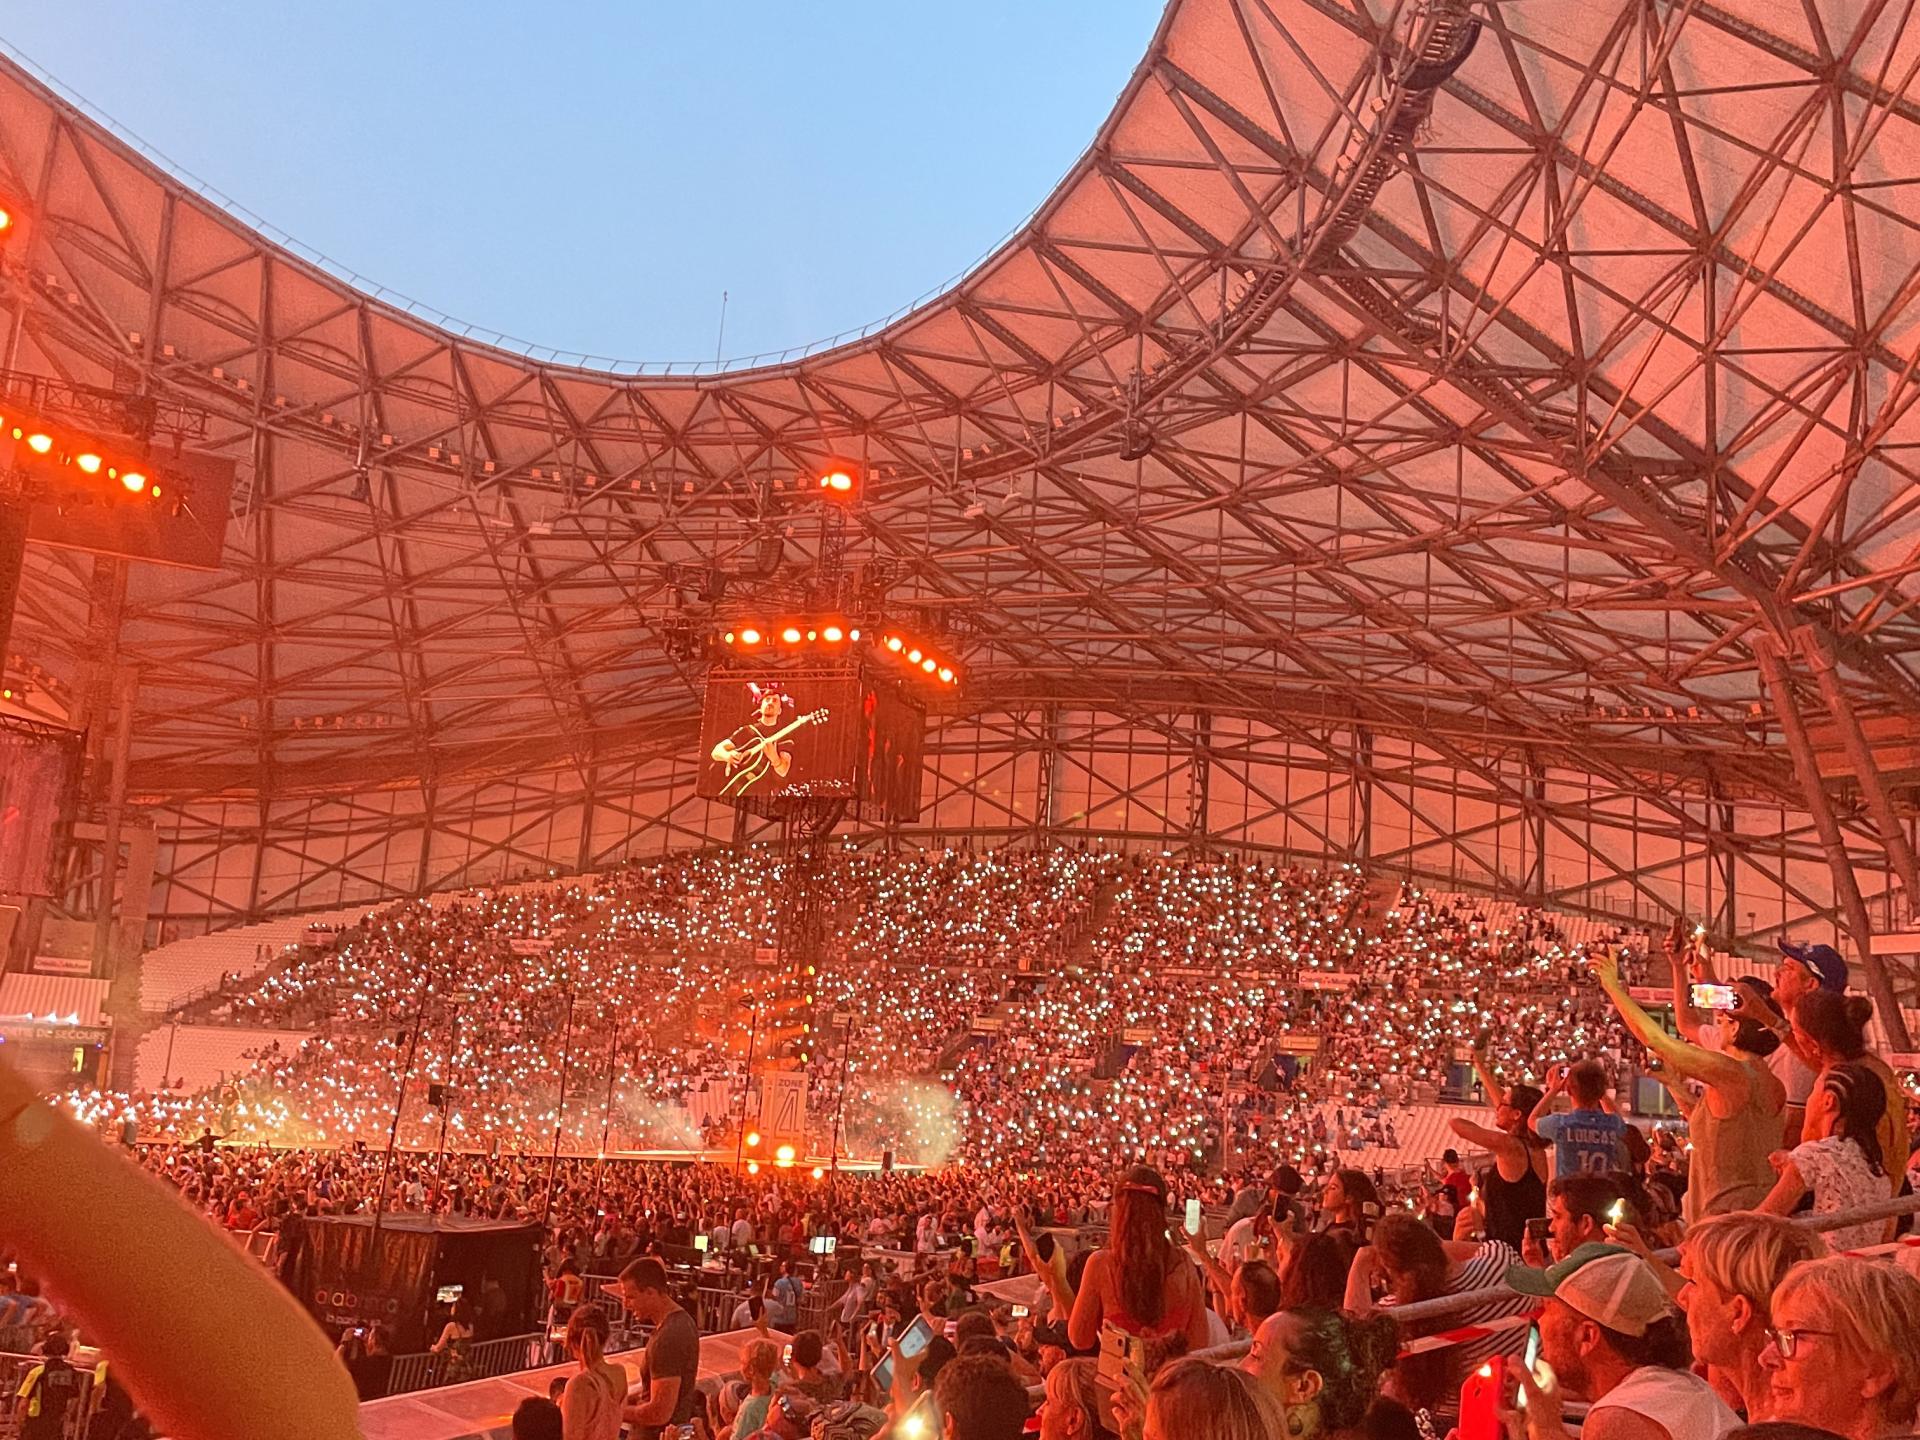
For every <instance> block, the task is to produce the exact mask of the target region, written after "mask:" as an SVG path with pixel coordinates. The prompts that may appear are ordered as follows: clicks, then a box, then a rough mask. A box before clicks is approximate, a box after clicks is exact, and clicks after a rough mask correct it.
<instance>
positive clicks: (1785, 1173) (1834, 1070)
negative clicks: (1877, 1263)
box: [1754, 1060, 1891, 1250]
mask: <svg viewBox="0 0 1920 1440" xmlns="http://www.w3.org/2000/svg"><path fill="white" fill-rule="evenodd" d="M1886 1114H1887V1092H1886V1087H1885V1086H1883V1085H1882V1084H1881V1083H1880V1077H1879V1076H1878V1075H1876V1074H1874V1073H1873V1071H1872V1070H1870V1069H1868V1068H1867V1066H1866V1065H1864V1064H1862V1063H1861V1062H1860V1061H1858V1060H1852V1061H1849V1062H1847V1063H1846V1064H1844V1065H1831V1066H1828V1067H1827V1068H1826V1069H1825V1070H1823V1071H1821V1072H1820V1078H1819V1080H1818V1081H1816V1082H1815V1084H1814V1087H1813V1094H1811V1095H1810V1096H1808V1097H1807V1119H1806V1134H1807V1136H1808V1138H1807V1139H1805V1140H1802V1141H1801V1142H1800V1143H1799V1144H1798V1145H1796V1146H1794V1147H1793V1149H1791V1150H1776V1151H1775V1152H1774V1153H1773V1154H1772V1155H1771V1156H1770V1157H1769V1159H1771V1161H1772V1162H1773V1168H1774V1171H1775V1173H1776V1174H1778V1175H1779V1177H1780V1178H1779V1179H1778V1180H1777V1181H1775V1182H1774V1186H1773V1190H1772V1191H1771V1192H1770V1193H1769V1194H1768V1196H1767V1198H1766V1199H1765V1200H1762V1201H1761V1202H1760V1203H1759V1204H1758V1205H1756V1206H1755V1207H1754V1208H1755V1209H1756V1210H1758V1211H1760V1212H1761V1213H1762V1214H1764V1215H1791V1214H1793V1212H1794V1210H1795V1209H1796V1208H1797V1207H1798V1206H1799V1204H1800V1201H1801V1200H1802V1199H1803V1198H1804V1197H1805V1195H1806V1193H1807V1192H1808V1191H1809V1190H1811V1191H1812V1192H1813V1213H1814V1214H1816V1215H1831V1214H1833V1213H1835V1212H1836V1211H1840V1210H1852V1209H1855V1208H1856V1207H1858V1206H1861V1205H1871V1204H1873V1203H1875V1202H1876V1201H1880V1200H1885V1199H1886V1198H1887V1196H1888V1193H1889V1191H1890V1189H1891V1183H1890V1181H1889V1179H1888V1177H1887V1169H1886V1157H1885V1155H1883V1154H1882V1153H1881V1150H1880V1135H1879V1130H1880V1125H1881V1122H1882V1121H1883V1120H1884V1119H1885V1118H1886ZM1885 1230H1886V1221H1884V1220H1869V1221H1867V1222H1866V1223H1865V1224H1864V1225H1849V1226H1847V1227H1846V1228H1845V1229H1842V1230H1834V1231H1831V1232H1829V1233H1828V1235H1827V1242H1828V1243H1829V1244H1830V1245H1832V1246H1833V1248H1834V1249H1836V1250H1858V1249H1862V1248H1864V1247H1866V1246H1868V1245H1876V1244H1878V1243H1879V1242H1880V1238H1881V1236H1882V1234H1883V1233H1884V1232H1885Z"/></svg>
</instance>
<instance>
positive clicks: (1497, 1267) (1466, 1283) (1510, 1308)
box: [1381, 1240, 1540, 1389]
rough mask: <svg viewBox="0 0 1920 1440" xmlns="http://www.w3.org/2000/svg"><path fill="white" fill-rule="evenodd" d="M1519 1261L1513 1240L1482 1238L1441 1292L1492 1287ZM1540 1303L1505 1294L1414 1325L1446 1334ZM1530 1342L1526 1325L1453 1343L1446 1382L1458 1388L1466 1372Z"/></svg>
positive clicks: (1421, 1330)
mask: <svg viewBox="0 0 1920 1440" xmlns="http://www.w3.org/2000/svg"><path fill="white" fill-rule="evenodd" d="M1519 1263H1520V1257H1519V1255H1517V1254H1516V1253H1515V1252H1514V1249H1513V1247H1512V1246H1511V1245H1508V1244H1506V1243H1505V1242H1504V1241H1500V1240H1487V1241H1483V1242H1482V1243H1481V1244H1480V1245H1479V1246H1478V1247H1476V1248H1475V1250H1474V1252H1473V1254H1471V1255H1469V1256H1468V1257H1467V1258H1466V1259H1465V1260H1462V1261H1459V1262H1457V1263H1456V1264H1455V1265H1454V1266H1453V1268H1452V1269H1451V1270H1449V1271H1448V1273H1447V1288H1446V1289H1445V1290H1444V1291H1443V1292H1442V1294H1445V1295H1463V1294H1465V1293H1467V1292H1468V1291H1472V1290H1486V1289H1490V1288H1491V1287H1493V1286H1496V1285H1499V1284H1500V1283H1501V1282H1502V1281H1503V1280H1504V1279H1505V1278H1506V1273H1507V1267H1508V1266H1509V1265H1517V1264H1519ZM1430 1298H1433V1299H1438V1298H1440V1297H1439V1296H1433V1297H1430ZM1539 1303H1540V1302H1539V1301H1537V1300H1534V1299H1531V1298H1529V1297H1528V1296H1525V1295H1516V1294H1512V1293H1507V1294H1504V1295H1499V1296H1496V1297H1494V1298H1493V1299H1492V1300H1489V1301H1488V1302H1487V1303H1486V1304H1485V1305H1476V1306H1474V1308H1473V1309H1471V1310H1467V1311H1464V1312H1462V1313H1460V1314H1457V1315H1448V1316H1446V1317H1444V1318H1442V1319H1439V1320H1434V1321H1430V1322H1428V1323H1427V1324H1424V1325H1416V1326H1415V1327H1414V1328H1415V1330H1416V1331H1417V1332H1418V1333H1419V1334H1422V1335H1436V1334H1445V1333H1447V1332H1450V1331H1454V1330H1465V1329H1469V1328H1471V1327H1473V1326H1477V1325H1484V1324H1486V1323H1487V1322H1488V1321H1489V1320H1498V1319H1501V1318H1502V1317H1504V1316H1509V1315H1525V1314H1526V1313H1527V1312H1528V1311H1530V1310H1532V1309H1533V1308H1534V1307H1535V1306H1536V1305H1538V1304H1539ZM1381 1308H1382V1309H1385V1310H1388V1311H1391V1309H1392V1302H1391V1301H1390V1300H1383V1301H1382V1302H1381ZM1526 1343H1527V1327H1526V1326H1524V1325H1514V1326H1512V1327H1510V1328H1508V1329H1504V1330H1496V1331H1494V1332H1493V1333H1492V1334H1491V1335H1484V1336H1481V1337H1480V1338H1478V1339H1475V1340H1467V1341H1464V1342H1462V1343H1461V1344H1458V1345H1454V1346H1452V1347H1450V1348H1449V1349H1448V1351H1447V1360H1448V1371H1447V1373H1448V1376H1449V1377H1450V1378H1449V1380H1448V1384H1449V1385H1451V1386H1452V1387H1454V1388H1455V1389H1457V1388H1458V1387H1459V1386H1460V1385H1462V1384H1464V1383H1465V1382H1466V1378H1467V1376H1468V1375H1470V1374H1472V1373H1473V1371H1474V1370H1475V1369H1477V1368H1478V1367H1479V1366H1480V1365H1482V1364H1483V1363H1485V1362H1486V1361H1487V1360H1490V1359H1491V1358H1492V1357H1493V1356H1495V1355H1502V1354H1505V1355H1512V1356H1515V1357H1516V1358H1517V1357H1518V1356H1519V1355H1520V1354H1521V1353H1522V1352H1523V1351H1524V1350H1525V1349H1526Z"/></svg>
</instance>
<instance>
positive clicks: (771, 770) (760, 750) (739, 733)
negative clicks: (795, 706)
mask: <svg viewBox="0 0 1920 1440" xmlns="http://www.w3.org/2000/svg"><path fill="white" fill-rule="evenodd" d="M782 704H783V698H782V697H781V695H780V694H779V693H778V692H776V691H773V690H768V691H766V692H765V693H763V694H762V695H761V696H760V708H759V710H758V711H756V712H755V714H754V716H753V718H752V719H751V720H749V721H747V723H746V724H744V725H742V726H741V727H740V728H739V729H737V730H735V731H734V732H733V733H732V734H731V735H729V736H727V737H726V738H725V739H723V740H722V741H720V743H719V744H717V745H715V746H714V747H713V749H712V750H711V751H710V752H709V758H711V759H712V760H713V761H714V762H715V763H716V764H720V765H724V766H726V767H727V770H728V772H729V775H728V779H727V783H726V784H725V785H723V786H721V787H720V793H721V794H722V795H744V794H746V793H747V791H749V790H751V789H752V788H753V787H754V786H755V785H757V784H759V783H760V782H761V781H762V780H764V779H766V777H767V776H769V775H772V776H775V777H777V779H780V780H784V779H785V778H786V775H787V772H788V771H789V770H790V769H792V768H793V752H792V751H790V750H782V749H781V748H780V742H781V741H782V740H784V739H786V737H787V736H789V735H791V734H792V733H793V732H794V731H796V730H798V729H800V728H801V727H802V726H805V725H818V724H820V723H821V722H822V721H824V720H825V719H826V718H827V712H826V710H825V709H820V710H814V711H810V712H809V713H807V714H805V715H802V716H801V717H800V718H799V719H797V720H794V721H792V722H790V723H789V724H787V725H784V726H783V725H781V723H780V711H781V706H782ZM776 788H778V787H777V786H776Z"/></svg>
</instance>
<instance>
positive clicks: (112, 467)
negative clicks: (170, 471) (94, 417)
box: [0, 417, 161, 500]
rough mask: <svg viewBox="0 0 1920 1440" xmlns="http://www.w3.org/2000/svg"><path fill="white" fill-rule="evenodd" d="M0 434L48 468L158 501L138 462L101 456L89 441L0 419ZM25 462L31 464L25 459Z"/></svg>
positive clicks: (153, 483)
mask: <svg viewBox="0 0 1920 1440" xmlns="http://www.w3.org/2000/svg"><path fill="white" fill-rule="evenodd" d="M0 433H5V434H9V435H11V436H12V438H13V441H14V443H15V444H17V445H21V446H24V447H25V448H26V449H27V450H28V451H29V452H30V454H31V456H32V457H34V458H37V459H40V460H44V461H46V462H47V463H48V464H49V465H59V466H62V467H63V468H66V469H69V470H77V471H79V472H80V473H81V474H82V475H88V476H94V477H101V476H104V477H105V478H106V479H107V480H108V481H117V482H119V486H120V488H121V489H122V490H124V491H125V492H126V493H127V494H128V495H142V494H144V495H145V496H146V497H147V498H148V499H149V500H158V499H160V493H161V492H160V484H159V482H158V481H156V480H153V479H152V478H150V477H149V476H148V474H147V472H146V469H145V468H144V466H143V465H142V464H141V462H139V461H137V460H136V461H131V462H128V461H122V460H121V459H120V458H119V457H117V456H109V455H106V454H103V453H102V450H103V448H104V447H102V446H100V445H97V444H95V443H94V442H93V441H90V440H85V439H76V438H73V437H70V436H63V435H61V434H60V433H59V432H58V431H57V430H55V429H54V428H53V427H51V426H48V425H44V424H41V423H40V422H38V421H35V420H29V419H22V420H17V421H12V422H9V421H8V420H7V419H5V418H4V417H0ZM26 463H28V464H31V463H33V461H32V460H31V459H28V460H27V461H26Z"/></svg>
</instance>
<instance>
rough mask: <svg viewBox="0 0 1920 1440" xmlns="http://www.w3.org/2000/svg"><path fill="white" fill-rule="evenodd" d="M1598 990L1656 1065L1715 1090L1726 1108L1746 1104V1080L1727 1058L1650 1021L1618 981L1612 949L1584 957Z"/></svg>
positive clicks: (1617, 960)
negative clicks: (1651, 1053) (1689, 1041)
mask: <svg viewBox="0 0 1920 1440" xmlns="http://www.w3.org/2000/svg"><path fill="white" fill-rule="evenodd" d="M1587 961H1588V963H1589V964H1590V965H1591V966H1592V967H1593V973H1594V976H1595V978H1596V979H1598V980H1599V981H1600V988H1601V989H1602V990H1604V991H1605V992H1606V995H1607V999H1609V1000H1611V1001H1612V1002H1613V1008H1614V1009H1615V1010H1617V1011H1619V1013H1620V1018H1621V1020H1623V1021H1624V1022H1625V1023H1626V1027H1627V1029H1628V1030H1629V1031H1630V1032H1631V1033H1632V1035H1633V1038H1634V1039H1636V1040H1638V1041H1639V1042H1640V1043H1641V1044H1642V1045H1644V1046H1646V1047H1647V1049H1649V1050H1651V1051H1652V1052H1653V1053H1654V1054H1655V1055H1656V1056H1658V1057H1659V1059H1660V1063H1661V1064H1662V1065H1664V1066H1665V1067H1667V1068H1668V1069H1669V1070H1671V1071H1672V1072H1673V1073H1674V1074H1675V1075H1677V1076H1679V1077H1680V1078H1682V1079H1684V1080H1698V1081H1699V1082H1700V1083H1701V1084H1703V1085H1708V1086H1711V1087H1712V1088H1713V1089H1715V1090H1718V1091H1719V1092H1720V1093H1721V1095H1722V1096H1724V1097H1725V1099H1726V1101H1727V1103H1728V1104H1730V1105H1734V1106H1739V1105H1742V1104H1744V1103H1745V1102H1746V1098H1747V1089H1748V1083H1749V1082H1748V1079H1747V1072H1746V1070H1745V1068H1744V1067H1743V1066H1742V1065H1741V1064H1740V1062H1739V1061H1738V1060H1735V1059H1734V1058H1733V1057H1732V1056H1730V1055H1723V1054H1721V1053H1720V1052H1719V1051H1718V1050H1708V1049H1705V1048H1704V1047H1702V1046H1699V1045H1690V1044H1688V1043H1687V1042H1686V1041H1685V1040H1681V1039H1679V1038H1677V1037H1675V1036H1672V1035H1669V1034H1668V1033H1667V1032H1666V1030H1665V1029H1663V1028H1662V1027H1661V1026H1660V1024H1659V1023H1658V1022H1657V1021H1655V1020H1654V1018H1653V1017H1652V1016H1651V1015H1649V1014H1647V1012H1646V1011H1645V1010H1643V1009H1642V1008H1641V1007H1640V1002H1639V1001H1638V1000H1635V999H1634V998H1633V996H1631V995H1629V994H1628V993H1627V987H1626V985H1625V984H1624V983H1623V982H1622V981H1621V979H1620V957H1619V956H1618V955H1617V954H1615V953H1614V951H1613V949H1612V947H1607V948H1605V949H1601V950H1595V951H1594V952H1592V953H1591V954H1589V955H1588V957H1587Z"/></svg>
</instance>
